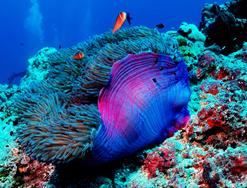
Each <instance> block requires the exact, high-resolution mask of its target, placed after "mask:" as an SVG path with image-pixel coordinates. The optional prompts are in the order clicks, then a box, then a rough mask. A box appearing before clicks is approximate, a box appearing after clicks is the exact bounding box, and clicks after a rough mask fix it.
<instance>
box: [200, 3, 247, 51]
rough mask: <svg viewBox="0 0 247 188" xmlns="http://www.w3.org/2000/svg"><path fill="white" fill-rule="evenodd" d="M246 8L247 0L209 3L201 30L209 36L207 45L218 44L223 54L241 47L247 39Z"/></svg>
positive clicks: (204, 10)
mask: <svg viewBox="0 0 247 188" xmlns="http://www.w3.org/2000/svg"><path fill="white" fill-rule="evenodd" d="M246 10H247V1H246V0H234V1H229V2H226V3H225V4H223V5H217V4H207V5H206V6H205V7H204V9H203V11H202V20H201V23H200V30H201V31H202V32H203V33H204V34H205V35H206V36H207V38H206V43H205V44H206V46H210V45H218V46H219V47H220V49H221V52H222V53H223V54H229V53H232V52H234V51H237V50H239V49H241V47H242V45H243V42H244V41H246V40H247V13H246V12H247V11H246Z"/></svg>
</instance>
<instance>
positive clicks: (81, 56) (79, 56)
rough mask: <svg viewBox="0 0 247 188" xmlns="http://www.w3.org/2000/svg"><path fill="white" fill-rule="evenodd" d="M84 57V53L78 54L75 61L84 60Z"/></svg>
mask: <svg viewBox="0 0 247 188" xmlns="http://www.w3.org/2000/svg"><path fill="white" fill-rule="evenodd" d="M83 57H84V54H83V53H82V52H77V53H76V54H75V55H73V57H72V58H73V59H74V60H82V58H83Z"/></svg>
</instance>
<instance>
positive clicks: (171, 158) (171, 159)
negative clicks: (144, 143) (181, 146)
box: [142, 148, 175, 178]
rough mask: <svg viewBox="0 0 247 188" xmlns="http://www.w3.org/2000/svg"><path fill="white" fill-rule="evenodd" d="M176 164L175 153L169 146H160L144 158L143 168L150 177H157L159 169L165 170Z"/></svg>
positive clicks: (160, 170)
mask: <svg viewBox="0 0 247 188" xmlns="http://www.w3.org/2000/svg"><path fill="white" fill-rule="evenodd" d="M174 165H175V154H174V152H173V151H170V150H169V149H167V148H160V149H159V150H158V151H156V152H152V153H149V154H148V155H147V157H146V159H145V160H144V166H143V167H142V170H143V171H144V172H146V173H147V175H148V178H154V177H156V175H157V174H156V172H157V170H158V171H159V172H163V171H164V170H165V169H166V168H170V167H172V166H174Z"/></svg>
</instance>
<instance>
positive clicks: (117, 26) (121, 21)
mask: <svg viewBox="0 0 247 188" xmlns="http://www.w3.org/2000/svg"><path fill="white" fill-rule="evenodd" d="M126 19H127V21H128V23H129V25H130V24H131V17H130V14H129V13H127V12H120V13H119V14H118V16H117V19H116V22H115V24H114V27H113V29H112V32H113V33H115V32H116V31H117V30H119V29H120V28H121V27H122V25H123V24H124V22H125V20H126Z"/></svg>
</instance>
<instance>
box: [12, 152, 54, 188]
mask: <svg viewBox="0 0 247 188" xmlns="http://www.w3.org/2000/svg"><path fill="white" fill-rule="evenodd" d="M16 165H17V173H16V175H15V178H16V179H19V180H20V181H19V182H18V181H17V182H16V183H15V186H20V185H24V187H45V186H46V183H47V181H48V180H49V178H50V175H51V174H52V173H53V171H54V167H53V166H52V165H46V164H42V163H39V162H38V161H35V160H31V159H30V158H29V157H28V156H27V155H25V154H22V155H21V156H20V160H19V161H18V162H17V164H16Z"/></svg>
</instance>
